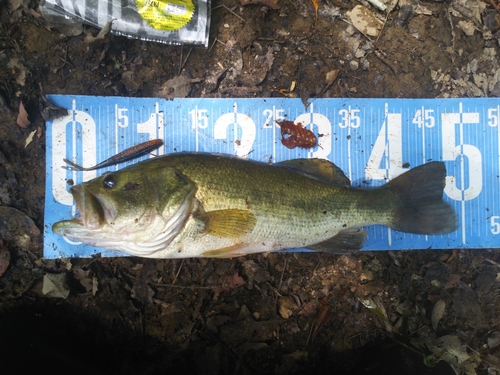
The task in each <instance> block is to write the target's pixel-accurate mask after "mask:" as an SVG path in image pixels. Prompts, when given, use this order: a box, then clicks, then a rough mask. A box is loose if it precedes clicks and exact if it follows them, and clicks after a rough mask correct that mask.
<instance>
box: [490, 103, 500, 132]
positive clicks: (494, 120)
mask: <svg viewBox="0 0 500 375" xmlns="http://www.w3.org/2000/svg"><path fill="white" fill-rule="evenodd" d="M499 116H500V105H499V106H498V107H497V108H488V125H489V126H491V127H492V128H494V127H497V126H499V125H500V122H499Z"/></svg>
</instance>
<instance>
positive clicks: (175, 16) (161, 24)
mask: <svg viewBox="0 0 500 375" xmlns="http://www.w3.org/2000/svg"><path fill="white" fill-rule="evenodd" d="M136 4H137V10H138V12H139V14H140V15H141V17H142V18H144V19H145V20H146V22H147V23H148V24H149V25H150V26H152V27H154V28H155V29H157V30H165V31H175V30H179V29H180V28H181V27H184V26H186V24H187V23H188V22H189V21H190V20H191V17H192V16H193V13H194V3H193V1H192V0H136Z"/></svg>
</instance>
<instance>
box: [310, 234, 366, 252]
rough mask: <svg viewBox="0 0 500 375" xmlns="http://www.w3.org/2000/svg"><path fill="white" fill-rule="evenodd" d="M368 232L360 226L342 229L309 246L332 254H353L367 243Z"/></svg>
mask: <svg viewBox="0 0 500 375" xmlns="http://www.w3.org/2000/svg"><path fill="white" fill-rule="evenodd" d="M367 235H368V232H367V231H366V230H363V229H360V228H348V229H344V230H341V231H340V232H339V233H337V234H336V235H335V236H333V237H332V238H329V239H328V240H326V241H323V242H320V243H317V244H314V245H311V246H308V247H307V248H309V249H311V250H317V251H323V252H325V253H330V254H351V253H355V252H357V251H358V250H360V249H361V248H362V247H363V245H364V244H365V241H366V237H367Z"/></svg>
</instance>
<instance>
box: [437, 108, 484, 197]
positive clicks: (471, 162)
mask: <svg viewBox="0 0 500 375" xmlns="http://www.w3.org/2000/svg"><path fill="white" fill-rule="evenodd" d="M441 121H442V131H443V160H445V161H455V160H456V159H457V158H459V163H460V187H458V186H457V178H456V177H455V176H446V187H445V189H444V191H445V193H446V194H447V195H448V196H449V197H450V198H451V199H455V200H458V201H468V200H471V199H474V198H476V197H477V196H478V195H479V193H481V190H482V188H483V172H482V156H481V152H480V151H479V150H478V148H477V147H475V146H473V145H470V144H466V143H464V129H463V127H464V125H465V124H479V113H478V112H462V105H461V104H460V113H443V114H442V115H441ZM456 125H459V141H460V142H459V144H458V145H456V144H455V142H456V141H455V135H456V129H455V128H456ZM464 157H466V158H467V159H468V166H469V169H468V171H467V173H465V165H466V164H465V161H464ZM466 175H467V176H468V183H467V184H466V182H465V177H466ZM466 185H467V188H466Z"/></svg>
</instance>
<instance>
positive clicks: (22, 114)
mask: <svg viewBox="0 0 500 375" xmlns="http://www.w3.org/2000/svg"><path fill="white" fill-rule="evenodd" d="M30 124H31V122H30V120H28V112H26V109H25V108H24V104H23V102H22V101H21V102H20V103H19V113H18V115H17V125H19V126H20V127H21V128H23V129H26V128H27V127H28V126H29V125H30Z"/></svg>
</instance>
